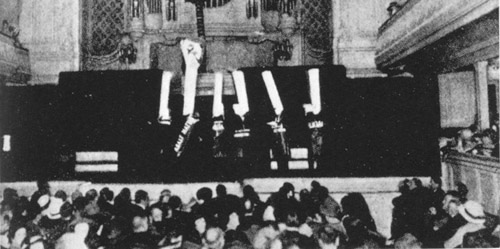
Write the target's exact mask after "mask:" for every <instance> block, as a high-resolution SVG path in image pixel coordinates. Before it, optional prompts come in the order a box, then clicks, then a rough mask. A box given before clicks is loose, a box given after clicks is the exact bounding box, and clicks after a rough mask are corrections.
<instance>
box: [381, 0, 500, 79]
mask: <svg viewBox="0 0 500 249" xmlns="http://www.w3.org/2000/svg"><path fill="white" fill-rule="evenodd" d="M494 10H498V1H496V0H456V1H448V0H434V1H423V0H413V1H409V2H408V4H406V5H405V6H404V7H403V8H402V9H401V10H400V12H398V13H397V14H396V15H394V16H393V17H392V18H391V19H389V20H388V21H386V23H384V24H383V25H382V27H380V29H379V37H378V44H377V54H376V58H375V62H376V64H377V67H378V68H379V69H383V70H387V69H389V68H390V67H393V66H397V65H398V64H401V63H402V61H403V60H404V59H405V58H407V57H409V56H411V55H413V54H415V53H417V52H419V51H421V50H422V49H424V48H426V47H429V46H430V45H432V44H434V43H436V42H437V41H438V40H440V39H442V38H444V37H446V36H447V35H449V34H451V33H452V32H454V31H456V30H459V29H460V28H462V27H463V26H465V25H467V24H470V23H472V22H473V21H475V20H477V19H479V18H481V17H483V16H485V15H487V14H488V13H491V12H492V11H494ZM497 22H498V20H497ZM497 40H498V37H497Z"/></svg>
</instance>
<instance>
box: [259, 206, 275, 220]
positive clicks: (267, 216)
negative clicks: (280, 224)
mask: <svg viewBox="0 0 500 249" xmlns="http://www.w3.org/2000/svg"><path fill="white" fill-rule="evenodd" d="M262 220H263V221H276V217H274V207H273V206H271V205H269V206H267V207H266V209H265V210H264V214H263V215H262Z"/></svg>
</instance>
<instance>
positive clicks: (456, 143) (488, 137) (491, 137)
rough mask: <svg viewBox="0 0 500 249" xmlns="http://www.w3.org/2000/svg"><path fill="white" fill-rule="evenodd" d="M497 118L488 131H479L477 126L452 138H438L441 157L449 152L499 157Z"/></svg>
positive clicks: (461, 131) (464, 130)
mask: <svg viewBox="0 0 500 249" xmlns="http://www.w3.org/2000/svg"><path fill="white" fill-rule="evenodd" d="M498 145H499V143H498V118H497V119H495V120H494V123H493V124H492V125H491V127H490V128H489V129H485V130H483V131H480V130H479V129H478V127H477V125H471V126H470V127H468V128H465V129H462V130H460V131H458V133H457V134H456V135H455V136H454V137H441V138H439V147H440V150H441V153H442V154H443V156H446V154H447V153H449V152H450V151H458V152H461V153H468V154H472V155H480V156H488V157H499V155H498V153H499V151H500V150H499V147H498Z"/></svg>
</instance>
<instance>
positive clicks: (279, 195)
mask: <svg viewBox="0 0 500 249" xmlns="http://www.w3.org/2000/svg"><path fill="white" fill-rule="evenodd" d="M266 204H267V205H271V206H273V208H274V217H275V218H276V221H277V222H286V220H287V214H289V213H291V211H294V212H297V210H298V209H299V203H298V201H297V199H295V187H294V186H293V185H292V184H291V183H289V182H285V183H283V186H282V187H281V188H280V189H279V190H278V192H276V193H273V194H272V195H271V196H270V197H269V199H268V200H267V203H266Z"/></svg>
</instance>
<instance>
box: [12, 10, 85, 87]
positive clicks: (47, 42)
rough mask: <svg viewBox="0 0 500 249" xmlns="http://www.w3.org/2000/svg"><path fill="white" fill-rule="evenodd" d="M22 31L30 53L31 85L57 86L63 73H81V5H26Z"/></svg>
mask: <svg viewBox="0 0 500 249" xmlns="http://www.w3.org/2000/svg"><path fill="white" fill-rule="evenodd" d="M20 28H21V34H20V40H21V43H22V44H23V45H24V46H25V47H27V48H28V49H29V51H30V64H31V65H30V66H31V71H32V78H31V81H30V84H47V83H49V84H56V83H57V82H58V75H59V73H60V72H61V71H77V70H78V69H79V62H80V58H79V56H80V52H79V40H80V39H79V30H80V20H79V1H65V0H26V1H23V5H22V11H21V17H20Z"/></svg>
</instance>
